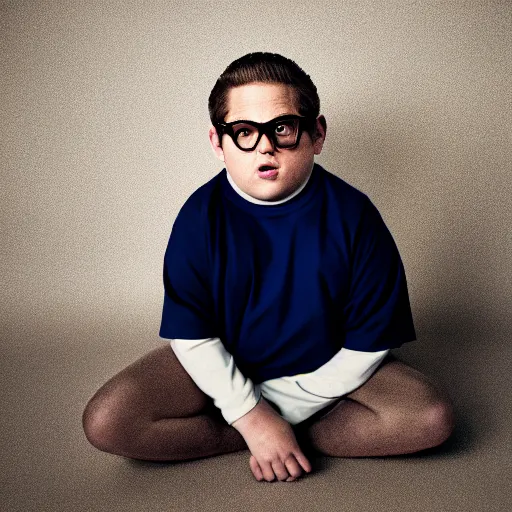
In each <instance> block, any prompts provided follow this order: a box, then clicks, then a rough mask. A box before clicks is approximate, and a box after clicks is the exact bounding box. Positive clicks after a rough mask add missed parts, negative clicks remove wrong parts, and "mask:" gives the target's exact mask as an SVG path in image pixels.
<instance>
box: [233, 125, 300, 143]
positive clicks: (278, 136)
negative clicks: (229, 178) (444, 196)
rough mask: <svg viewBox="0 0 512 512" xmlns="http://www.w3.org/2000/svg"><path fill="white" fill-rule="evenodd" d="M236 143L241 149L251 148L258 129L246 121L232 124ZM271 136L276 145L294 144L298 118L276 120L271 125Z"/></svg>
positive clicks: (255, 139)
mask: <svg viewBox="0 0 512 512" xmlns="http://www.w3.org/2000/svg"><path fill="white" fill-rule="evenodd" d="M232 129H233V135H234V139H235V141H236V143H237V144H238V145H239V146H240V147H241V148H243V149H251V148H253V147H255V146H256V141H257V140H258V137H259V130H258V128H257V127H256V126H252V125H250V124H248V123H236V124H234V125H233V126H232ZM269 131H271V132H272V138H273V139H274V142H275V143H276V145H277V146H278V147H281V148H285V147H289V146H294V145H295V143H296V142H297V134H298V132H299V120H298V119H289V120H283V121H277V122H276V123H275V124H274V125H272V126H271V128H270V130H269Z"/></svg>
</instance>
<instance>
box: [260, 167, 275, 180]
mask: <svg viewBox="0 0 512 512" xmlns="http://www.w3.org/2000/svg"><path fill="white" fill-rule="evenodd" d="M278 172H279V171H278V170H277V168H276V167H274V166H272V165H260V166H259V167H258V176H259V177H260V178H272V177H273V176H277V174H278Z"/></svg>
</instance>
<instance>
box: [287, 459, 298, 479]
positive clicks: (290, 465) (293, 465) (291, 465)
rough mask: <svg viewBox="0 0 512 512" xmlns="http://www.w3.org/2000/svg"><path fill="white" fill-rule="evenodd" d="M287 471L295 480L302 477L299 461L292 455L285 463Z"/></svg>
mask: <svg viewBox="0 0 512 512" xmlns="http://www.w3.org/2000/svg"><path fill="white" fill-rule="evenodd" d="M284 463H285V465H286V469H287V470H288V473H289V474H290V476H291V477H292V478H293V479H296V478H299V477H300V476H301V475H302V468H301V467H300V466H299V463H298V462H297V459H296V458H295V457H294V456H293V455H290V456H289V457H288V458H287V459H286V460H285V461H284Z"/></svg>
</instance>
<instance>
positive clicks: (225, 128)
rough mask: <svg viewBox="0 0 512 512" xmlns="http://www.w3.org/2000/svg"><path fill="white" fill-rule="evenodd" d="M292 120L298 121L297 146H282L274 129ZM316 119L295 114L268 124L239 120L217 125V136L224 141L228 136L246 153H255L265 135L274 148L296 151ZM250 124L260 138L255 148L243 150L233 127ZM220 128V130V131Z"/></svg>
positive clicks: (281, 117)
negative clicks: (283, 122)
mask: <svg viewBox="0 0 512 512" xmlns="http://www.w3.org/2000/svg"><path fill="white" fill-rule="evenodd" d="M290 119H298V121H299V126H298V127H297V130H298V133H297V140H296V142H295V144H293V145H292V146H280V145H279V143H278V141H277V136H276V134H275V132H274V130H273V129H272V128H273V127H274V126H275V125H276V124H279V122H280V121H287V120H290ZM315 121H316V118H315V119H313V118H312V117H306V116H298V115H295V114H284V115H282V116H278V117H275V118H274V119H271V120H270V121H267V122H266V123H257V122H256V121H248V120H246V119H238V120H236V121H232V122H230V123H215V124H214V126H215V129H216V130H217V134H218V136H219V139H222V135H224V134H226V135H229V136H230V137H231V140H232V141H233V143H234V144H235V146H236V147H237V148H238V149H240V150H241V151H245V152H251V151H254V150H255V149H256V148H257V146H258V144H259V143H260V140H261V137H262V136H263V135H266V136H267V137H268V139H269V140H270V142H271V143H272V146H273V147H274V148H279V149H294V148H296V147H297V146H298V145H299V143H300V138H301V137H302V132H303V131H307V128H312V127H313V126H314V124H315ZM241 123H244V124H248V125H250V126H253V127H254V128H256V129H257V130H258V138H257V139H256V142H255V143H254V146H253V147H252V148H242V147H241V146H239V145H238V142H237V141H236V138H235V133H234V131H233V125H235V124H241ZM219 128H220V130H219Z"/></svg>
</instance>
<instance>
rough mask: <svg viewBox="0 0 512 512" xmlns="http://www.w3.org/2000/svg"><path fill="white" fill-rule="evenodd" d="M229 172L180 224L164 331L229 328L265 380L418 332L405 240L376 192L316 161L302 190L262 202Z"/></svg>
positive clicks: (169, 262) (234, 343)
mask: <svg viewBox="0 0 512 512" xmlns="http://www.w3.org/2000/svg"><path fill="white" fill-rule="evenodd" d="M226 172H227V171H226V169H223V170H222V171H221V172H220V173H218V174H217V175H216V176H215V177H214V178H212V179H211V180H210V181H209V182H207V183H205V184H204V185H202V186H201V187H199V188H198V189H197V190H196V191H195V192H194V193H193V194H192V195H191V196H190V197H189V198H188V199H187V201H186V202H185V204H184V205H183V206H182V208H181V209H180V211H179V213H178V215H177V217H176V220H175V222H174V225H173V227H172V231H171V235H170V238H169V242H168V246H167V250H166V253H165V258H164V290H165V294H164V303H163V313H162V323H161V327H160V333H159V334H160V336H161V337H162V338H168V339H191V340H192V339H201V338H214V337H219V338H220V339H221V340H222V342H223V344H224V346H225V347H226V349H227V350H228V351H229V352H230V353H231V354H232V355H233V357H234V360H235V364H236V365H237V367H238V368H239V369H240V371H241V372H242V373H243V374H244V375H245V376H246V377H249V378H251V379H252V380H253V382H254V383H255V384H258V383H260V382H263V381H265V380H269V379H273V378H277V377H282V376H291V375H296V374H299V373H309V372H311V371H314V370H316V369H317V368H319V367H320V366H321V365H323V364H324V363H326V362H327V361H328V360H329V359H331V358H332V357H333V356H334V354H336V353H337V352H338V351H339V350H340V349H341V348H342V347H345V348H347V349H351V350H358V351H363V352H378V351H381V350H385V349H391V348H397V347H399V346H401V345H402V344H403V343H406V342H409V341H414V340H416V332H415V329H414V323H413V318H412V312H411V307H410V302H409V296H408V290H407V281H406V276H405V270H404V266H403V263H402V260H401V258H400V254H399V252H398V248H397V246H396V244H395V241H394V239H393V237H392V235H391V233H390V231H389V230H388V228H387V226H386V225H385V223H384V221H383V219H382V217H381V215H380V213H379V211H378V210H377V208H376V207H375V206H374V204H373V203H372V202H371V200H370V199H369V198H368V196H367V195H366V194H364V193H363V192H361V191H359V190H358V189H356V188H355V187H353V186H352V185H350V184H349V183H347V182H346V181H344V180H342V179H341V178H339V177H337V176H335V175H334V174H332V173H330V172H328V171H327V170H325V169H324V168H323V167H322V166H320V165H319V164H316V163H315V164H314V167H313V171H312V174H311V177H310V179H309V181H308V182H307V184H306V186H305V187H304V189H303V190H302V191H301V192H300V193H299V194H297V195H296V196H294V197H292V198H291V199H290V200H288V201H285V202H283V203H281V204H277V205H261V204H256V203H252V202H250V201H247V200H246V199H245V198H243V197H242V196H241V195H240V194H238V193H237V192H236V191H235V190H234V189H233V187H232V186H231V184H230V183H229V181H228V179H227V175H226Z"/></svg>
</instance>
